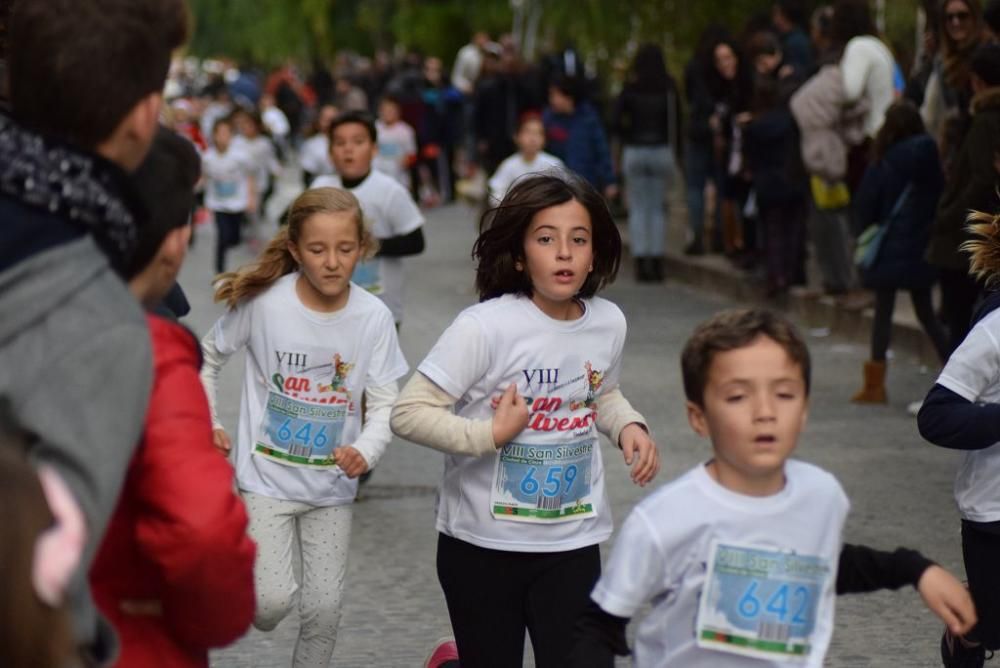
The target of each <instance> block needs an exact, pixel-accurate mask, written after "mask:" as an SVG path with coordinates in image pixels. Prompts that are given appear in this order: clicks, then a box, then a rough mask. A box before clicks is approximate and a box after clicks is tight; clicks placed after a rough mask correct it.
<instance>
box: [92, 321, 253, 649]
mask: <svg viewBox="0 0 1000 668" xmlns="http://www.w3.org/2000/svg"><path fill="white" fill-rule="evenodd" d="M148 322H149V330H150V335H151V337H152V341H153V360H154V378H153V392H152V396H151V398H150V403H149V410H148V413H147V415H146V426H145V431H144V432H143V437H142V442H141V443H140V444H139V447H138V449H137V450H136V452H135V454H134V455H133V457H132V462H131V464H130V466H129V470H128V475H127V477H126V480H125V485H124V488H123V489H122V494H121V497H120V498H119V500H118V506H117V508H116V509H115V513H114V515H113V516H112V518H111V522H110V524H109V525H108V531H107V533H106V534H105V536H104V540H103V542H102V544H101V547H100V549H99V550H98V554H97V558H96V559H95V561H94V564H93V566H92V567H91V570H90V583H91V586H92V588H93V593H94V598H95V600H96V601H97V605H98V607H99V608H100V610H101V613H102V614H104V616H105V617H107V618H108V620H110V621H111V623H112V624H113V625H114V627H115V630H116V631H117V632H118V636H119V640H120V642H121V655H120V656H119V659H118V662H117V663H116V664H115V665H116V666H120V667H121V668H133V667H135V668H158V667H160V666H163V667H167V666H169V667H171V668H174V667H177V666H185V667H187V666H192V667H193V666H198V667H206V668H207V666H208V649H209V648H210V647H219V646H223V645H227V644H229V643H231V642H233V641H235V640H236V639H237V638H239V637H240V636H241V635H242V634H243V632H244V631H246V629H247V627H248V626H249V625H250V622H251V621H252V619H253V613H254V590H253V562H254V554H255V552H256V548H255V546H254V544H253V542H252V541H251V540H250V539H249V538H248V537H247V535H246V528H247V515H246V510H245V509H244V507H243V503H242V502H241V501H240V499H239V497H238V496H237V495H236V493H235V491H234V487H233V472H232V469H231V467H230V465H229V463H228V462H227V461H226V459H225V457H223V456H222V454H220V453H219V452H218V451H217V450H216V449H215V447H214V446H213V444H212V421H211V417H210V415H209V409H208V401H207V400H206V398H205V391H204V389H203V388H202V385H201V381H200V380H199V378H198V370H199V366H200V351H199V348H198V343H197V341H196V340H195V338H194V337H193V336H192V335H191V334H190V333H189V332H188V331H187V330H186V329H184V328H183V327H181V326H180V325H177V324H175V323H172V322H170V321H168V320H164V319H162V318H159V317H156V316H148ZM132 602H138V603H139V605H140V607H142V608H144V609H145V608H150V607H152V608H154V611H153V612H152V613H149V612H139V613H137V612H135V611H133V612H131V613H129V612H127V611H126V610H125V609H123V608H126V609H127V608H130V607H131V606H132ZM123 604H124V605H123ZM157 608H160V609H162V612H156V609H157Z"/></svg>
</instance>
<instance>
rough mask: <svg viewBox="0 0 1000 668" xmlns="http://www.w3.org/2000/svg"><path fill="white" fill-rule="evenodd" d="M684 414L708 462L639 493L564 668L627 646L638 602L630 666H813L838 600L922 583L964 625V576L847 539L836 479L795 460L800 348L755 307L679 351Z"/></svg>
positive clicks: (803, 405) (730, 314) (801, 402)
mask: <svg viewBox="0 0 1000 668" xmlns="http://www.w3.org/2000/svg"><path fill="white" fill-rule="evenodd" d="M681 366H682V370H683V376H684V391H685V394H686V395H687V398H688V401H687V412H688V420H689V421H690V423H691V426H692V428H693V429H694V430H695V431H696V432H697V433H698V434H699V435H701V436H705V437H708V438H710V439H711V441H712V449H713V453H714V456H713V458H712V459H710V460H709V461H708V462H706V463H705V464H703V465H699V466H697V467H696V468H695V469H693V470H691V471H689V472H688V473H686V474H684V475H683V476H681V477H680V478H678V479H676V480H674V481H673V482H671V483H669V484H667V485H664V486H663V487H661V488H660V489H659V490H657V491H656V492H654V493H653V494H652V495H650V496H649V497H647V498H646V499H644V500H643V501H642V502H640V503H639V504H638V505H637V506H636V507H635V509H634V510H633V511H632V513H631V515H630V516H629V517H628V519H627V520H626V521H625V524H624V525H623V526H622V529H621V531H620V533H619V536H618V537H617V539H616V540H615V546H614V549H613V550H612V553H611V557H610V559H609V561H608V563H607V566H606V568H605V571H604V574H603V575H602V577H601V579H600V580H599V581H598V583H597V585H596V586H595V587H594V591H593V593H592V594H591V598H592V605H591V608H590V609H589V611H588V613H587V615H586V616H585V617H584V618H583V619H582V620H581V623H580V626H579V627H578V630H579V634H578V638H577V641H578V642H577V645H576V648H575V650H574V657H573V661H572V665H573V666H611V665H613V660H614V659H613V654H627V653H628V648H627V646H626V644H625V633H624V630H625V624H626V623H627V621H628V618H630V617H632V616H634V615H635V614H636V612H638V611H639V609H640V608H641V607H642V606H644V605H645V604H647V603H649V604H651V606H652V609H651V611H650V612H649V614H648V615H646V616H645V618H643V619H642V620H641V621H640V622H639V627H638V630H637V633H636V641H635V663H636V665H638V666H684V667H685V668H698V667H705V668H709V667H711V668H718V667H720V666H725V667H729V666H746V667H747V668H751V667H756V668H762V667H763V666H793V665H795V666H803V665H805V666H812V667H817V668H818V667H819V666H822V665H823V657H824V655H825V653H826V650H827V647H828V645H829V643H830V637H831V635H832V632H833V616H834V596H835V594H836V593H846V592H849V591H870V590H872V589H874V588H882V587H890V588H896V587H899V586H902V585H903V584H906V583H914V584H916V583H919V584H918V586H919V588H920V591H921V594H922V595H923V596H924V598H925V600H926V601H927V603H928V606H929V607H931V609H932V610H934V611H935V612H937V614H939V615H940V616H942V617H943V618H945V619H947V620H948V621H949V623H950V626H951V627H952V628H954V629H967V628H969V627H970V626H971V625H972V624H973V623H974V620H975V613H974V611H973V609H972V604H971V601H970V600H969V597H968V594H967V593H966V592H965V590H964V588H963V587H962V586H961V584H960V583H959V582H958V581H957V580H955V579H954V578H953V577H952V576H951V575H950V574H948V573H947V572H946V571H945V570H944V569H942V568H940V567H938V566H934V565H932V564H930V562H928V561H927V560H926V559H924V558H923V557H921V556H920V555H919V554H918V553H915V552H913V551H910V550H904V549H900V550H897V551H896V552H895V553H883V552H877V551H875V550H871V549H869V548H864V547H860V546H844V547H843V548H842V542H841V534H842V531H843V526H844V521H845V519H846V518H847V513H848V510H849V506H850V504H849V502H848V500H847V497H846V495H845V494H844V491H843V489H842V488H841V486H840V484H839V483H838V482H837V480H836V479H835V478H834V477H833V476H832V475H830V474H829V473H827V472H825V471H823V470H821V469H819V468H817V467H815V466H813V465H811V464H807V463H805V462H801V461H798V460H794V459H790V455H791V454H792V452H793V451H794V449H795V446H796V444H797V442H798V437H799V433H800V432H801V430H802V428H803V427H804V426H805V422H806V414H807V409H808V395H809V352H808V349H807V348H806V345H805V343H804V342H803V341H802V339H801V338H800V337H799V335H798V333H797V332H796V331H795V330H794V328H793V327H792V326H791V325H790V324H789V323H788V322H786V321H784V320H783V319H781V318H780V317H778V316H776V315H774V314H772V313H770V312H768V311H762V310H739V311H726V312H723V313H720V314H717V315H716V316H715V317H713V318H712V319H710V320H709V321H708V322H706V323H704V324H702V325H701V326H699V327H698V328H697V329H696V330H695V332H694V334H693V335H692V336H691V338H690V339H689V340H688V342H687V345H686V346H685V348H684V352H683V355H682V358H681Z"/></svg>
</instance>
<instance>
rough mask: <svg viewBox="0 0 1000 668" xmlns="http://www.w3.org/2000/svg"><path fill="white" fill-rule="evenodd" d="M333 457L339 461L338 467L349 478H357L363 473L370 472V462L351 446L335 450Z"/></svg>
mask: <svg viewBox="0 0 1000 668" xmlns="http://www.w3.org/2000/svg"><path fill="white" fill-rule="evenodd" d="M333 456H334V457H335V458H336V460H337V466H339V467H340V470H341V471H343V472H344V473H346V474H347V477H348V478H357V477H358V476H359V475H361V474H362V473H367V472H368V462H366V461H365V458H364V457H362V456H361V453H360V452H358V451H357V450H355V449H354V448H352V447H351V446H349V445H342V446H341V447H339V448H334V449H333Z"/></svg>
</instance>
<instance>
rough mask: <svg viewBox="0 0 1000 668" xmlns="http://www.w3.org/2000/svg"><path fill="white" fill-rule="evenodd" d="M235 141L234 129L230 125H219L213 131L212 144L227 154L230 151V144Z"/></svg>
mask: <svg viewBox="0 0 1000 668" xmlns="http://www.w3.org/2000/svg"><path fill="white" fill-rule="evenodd" d="M232 140H233V128H232V126H230V125H229V123H219V124H218V125H216V126H215V129H214V130H212V143H213V144H215V148H216V149H218V150H219V151H223V152H225V151H226V150H228V149H229V144H230V142H232Z"/></svg>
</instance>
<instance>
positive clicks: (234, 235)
mask: <svg viewBox="0 0 1000 668" xmlns="http://www.w3.org/2000/svg"><path fill="white" fill-rule="evenodd" d="M213 214H214V216H215V229H216V232H217V235H216V239H215V271H216V272H217V273H219V274H221V273H222V272H224V271H225V270H226V251H227V250H229V249H230V248H233V247H234V246H239V244H240V236H241V232H242V228H243V224H244V223H245V222H246V214H245V213H243V212H239V213H228V212H226V211H214V212H213Z"/></svg>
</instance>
